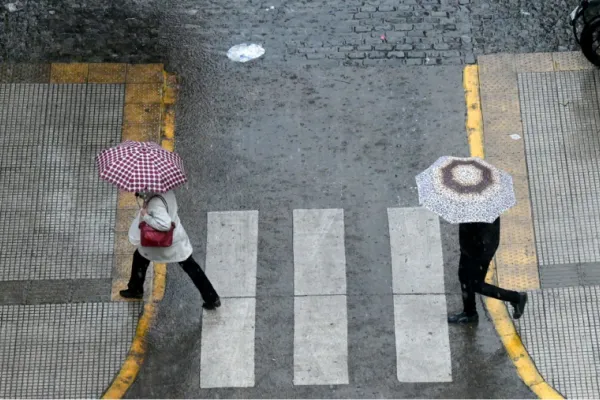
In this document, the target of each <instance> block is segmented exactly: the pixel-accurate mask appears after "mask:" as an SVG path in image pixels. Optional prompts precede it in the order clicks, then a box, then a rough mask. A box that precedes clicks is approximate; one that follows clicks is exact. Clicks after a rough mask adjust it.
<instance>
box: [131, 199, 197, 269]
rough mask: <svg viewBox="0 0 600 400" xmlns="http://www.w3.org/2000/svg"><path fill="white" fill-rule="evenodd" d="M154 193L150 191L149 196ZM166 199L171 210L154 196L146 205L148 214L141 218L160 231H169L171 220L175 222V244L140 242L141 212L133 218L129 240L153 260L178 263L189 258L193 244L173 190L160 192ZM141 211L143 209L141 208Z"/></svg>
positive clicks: (145, 256) (142, 253) (143, 254)
mask: <svg viewBox="0 0 600 400" xmlns="http://www.w3.org/2000/svg"><path fill="white" fill-rule="evenodd" d="M152 195H154V194H153V193H150V194H149V196H148V197H151V196H152ZM160 195H161V196H162V198H164V199H165V201H166V202H167V205H168V209H169V211H168V212H167V208H166V207H165V204H164V203H163V202H162V200H161V199H160V198H159V197H154V198H152V199H151V200H150V202H148V204H147V207H146V212H147V214H146V215H144V216H143V217H141V220H142V221H144V222H145V223H147V224H148V225H150V226H151V227H152V228H154V229H156V230H158V231H168V230H169V229H171V222H175V231H174V232H173V244H172V245H171V246H170V247H144V246H142V245H141V244H140V228H139V225H140V213H139V212H138V214H137V216H136V217H135V219H134V220H133V222H132V224H131V226H130V227H129V241H130V242H131V244H132V245H134V246H136V247H137V249H138V251H139V252H140V254H141V255H142V256H143V257H144V258H146V259H148V260H150V261H153V262H158V263H176V262H181V261H185V260H187V259H188V258H189V257H190V256H191V255H192V252H193V249H192V244H191V243H190V239H189V238H188V235H187V233H186V232H185V229H183V225H181V221H180V220H179V216H178V215H177V200H176V199H175V194H174V193H173V191H169V192H166V193H160ZM140 212H141V210H140Z"/></svg>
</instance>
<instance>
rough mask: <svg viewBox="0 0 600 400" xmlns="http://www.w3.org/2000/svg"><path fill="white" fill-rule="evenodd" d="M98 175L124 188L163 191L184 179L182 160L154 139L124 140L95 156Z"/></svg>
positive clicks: (182, 182) (130, 190)
mask: <svg viewBox="0 0 600 400" xmlns="http://www.w3.org/2000/svg"><path fill="white" fill-rule="evenodd" d="M96 166H97V167H98V172H99V174H100V178H102V179H104V180H105V181H107V182H110V183H112V184H114V185H116V186H117V187H118V188H119V189H121V190H125V191H127V192H154V193H164V192H168V191H169V190H171V189H173V188H175V187H177V186H179V185H182V184H184V183H185V182H187V177H186V176H185V170H184V168H183V161H182V160H181V158H180V157H179V156H178V155H177V154H175V153H171V152H169V151H167V150H165V149H163V148H162V147H160V146H159V145H158V144H157V143H153V142H134V141H130V140H127V141H124V142H123V143H121V144H119V145H117V146H115V147H111V148H109V149H106V150H103V151H102V152H101V153H100V154H98V155H97V156H96Z"/></svg>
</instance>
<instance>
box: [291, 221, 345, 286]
mask: <svg viewBox="0 0 600 400" xmlns="http://www.w3.org/2000/svg"><path fill="white" fill-rule="evenodd" d="M294 294H295V295H296V296H307V295H334V294H346V248H345V245H344V210H339V209H312V210H294Z"/></svg>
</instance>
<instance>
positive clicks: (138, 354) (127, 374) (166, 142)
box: [102, 64, 175, 399]
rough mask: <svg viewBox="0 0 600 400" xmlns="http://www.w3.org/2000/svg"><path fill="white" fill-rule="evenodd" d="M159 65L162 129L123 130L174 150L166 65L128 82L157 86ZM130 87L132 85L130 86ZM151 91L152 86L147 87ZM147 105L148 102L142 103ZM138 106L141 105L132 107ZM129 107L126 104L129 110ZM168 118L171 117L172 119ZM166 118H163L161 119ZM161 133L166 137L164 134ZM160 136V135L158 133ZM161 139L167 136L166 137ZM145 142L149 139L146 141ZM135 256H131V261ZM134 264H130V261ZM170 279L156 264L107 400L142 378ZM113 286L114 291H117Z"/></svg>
mask: <svg viewBox="0 0 600 400" xmlns="http://www.w3.org/2000/svg"><path fill="white" fill-rule="evenodd" d="M157 66H160V71H159V72H160V74H159V75H158V76H160V77H161V78H162V79H163V80H162V83H163V85H164V86H163V88H162V99H161V104H160V109H159V119H158V120H159V121H162V126H158V127H156V128H155V127H154V126H153V125H152V123H151V122H150V123H149V124H148V123H146V124H144V123H145V122H147V121H146V119H145V118H139V117H137V116H136V117H137V118H136V117H134V118H132V119H134V121H129V122H130V123H131V122H133V124H124V127H123V139H124V140H125V139H129V140H142V138H143V137H147V138H148V139H146V140H156V138H158V140H159V141H160V142H161V144H162V145H163V147H164V148H165V149H167V150H169V151H173V150H174V132H175V117H174V111H173V108H172V105H173V104H174V103H175V92H174V90H173V89H172V88H167V86H168V81H169V82H173V81H174V77H173V76H172V75H168V74H166V73H163V71H162V65H160V64H155V65H150V66H128V72H127V81H128V82H135V83H140V84H147V83H154V82H156V76H157V72H156V71H157ZM128 86H129V85H128ZM146 87H147V88H149V87H150V86H146ZM152 90H155V88H154V86H152ZM137 93H143V91H138V92H137ZM129 99H130V100H132V102H136V103H137V101H136V100H137V98H135V97H134V96H130V97H129ZM142 100H147V98H143V99H142ZM141 102H143V103H146V104H147V102H146V101H141ZM131 105H135V106H138V104H131ZM127 106H128V105H125V107H127ZM139 106H141V107H146V106H145V105H144V104H140V105H139ZM142 110H143V109H137V110H136V112H141V111H142ZM166 115H170V117H169V118H167V117H166ZM160 117H162V118H160ZM160 132H162V133H163V135H160ZM165 132H170V133H171V136H170V137H167V136H164V133H165ZM154 133H156V134H154ZM160 136H163V137H162V138H161V137H160ZM144 141H145V140H144ZM118 204H119V210H120V211H121V212H120V213H119V215H120V216H122V217H123V218H125V217H127V215H128V213H127V212H126V211H124V210H127V209H137V205H136V203H135V200H134V198H133V196H132V195H131V194H129V195H125V193H119V202H118ZM118 225H119V226H121V227H122V226H124V224H123V223H119V224H118ZM130 257H131V255H129V260H130ZM120 261H121V263H124V262H125V261H124V260H120ZM129 263H130V261H129ZM166 279H167V266H166V264H154V280H153V281H152V293H151V294H150V299H149V300H148V302H147V303H146V304H145V305H144V312H143V314H142V316H141V318H140V320H139V322H138V326H137V329H136V333H135V337H134V339H133V342H132V343H131V348H130V350H129V354H128V355H127V358H126V359H125V362H124V363H123V365H122V366H121V370H120V371H119V373H118V374H117V376H116V377H115V379H114V380H113V382H112V383H111V385H110V386H109V387H108V388H107V389H106V391H105V392H104V394H103V395H102V398H103V399H121V398H123V397H124V396H125V394H126V393H127V391H128V390H129V388H130V387H131V385H132V384H133V382H134V381H135V379H136V378H137V376H138V373H139V371H140V368H141V366H142V364H143V362H144V357H145V354H146V336H147V335H148V332H149V331H150V328H151V326H152V323H153V320H154V318H155V316H156V309H157V303H159V302H160V301H161V300H162V299H163V296H164V293H165V286H166ZM114 285H115V283H113V290H114Z"/></svg>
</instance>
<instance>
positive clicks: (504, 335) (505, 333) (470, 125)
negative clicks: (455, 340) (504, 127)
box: [463, 65, 564, 399]
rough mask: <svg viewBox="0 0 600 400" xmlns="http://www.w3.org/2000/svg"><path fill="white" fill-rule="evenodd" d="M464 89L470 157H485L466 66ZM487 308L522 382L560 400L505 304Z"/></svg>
mask: <svg viewBox="0 0 600 400" xmlns="http://www.w3.org/2000/svg"><path fill="white" fill-rule="evenodd" d="M463 87H464V89H465V102H466V106H467V118H466V128H467V135H468V141H469V148H470V152H471V156H473V157H479V158H483V157H484V144H483V115H482V111H481V100H480V96H479V67H478V66H477V65H468V66H466V67H465V69H464V75H463ZM495 276H496V265H495V263H494V262H492V264H491V265H490V269H489V271H488V275H487V277H486V281H488V282H490V281H494V280H495V279H494V278H495ZM484 299H485V305H486V308H487V310H488V312H489V314H490V316H491V318H492V322H493V323H494V327H495V328H496V332H498V335H499V336H500V340H502V344H503V345H504V348H505V349H506V352H507V353H508V356H509V357H510V359H511V360H512V362H513V364H514V365H515V368H516V369H517V373H518V374H519V377H520V378H521V380H522V381H523V382H524V383H525V384H526V385H527V386H528V387H529V388H530V389H531V390H532V391H533V393H535V394H536V396H538V397H539V398H541V399H563V398H564V397H563V396H562V395H561V394H560V393H558V392H557V391H556V390H555V389H554V388H553V387H552V386H550V385H549V384H548V383H547V382H546V381H545V380H544V378H543V377H542V376H541V375H540V373H539V371H538V370H537V368H536V366H535V364H534V362H533V360H532V359H531V357H530V356H529V353H528V352H527V349H526V348H525V346H524V345H523V343H522V342H521V338H520V337H519V334H518V333H517V330H516V329H515V325H514V323H513V321H512V319H511V318H510V315H509V314H508V310H507V308H506V305H505V304H504V303H503V302H501V301H499V300H496V299H491V298H488V297H484Z"/></svg>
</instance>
